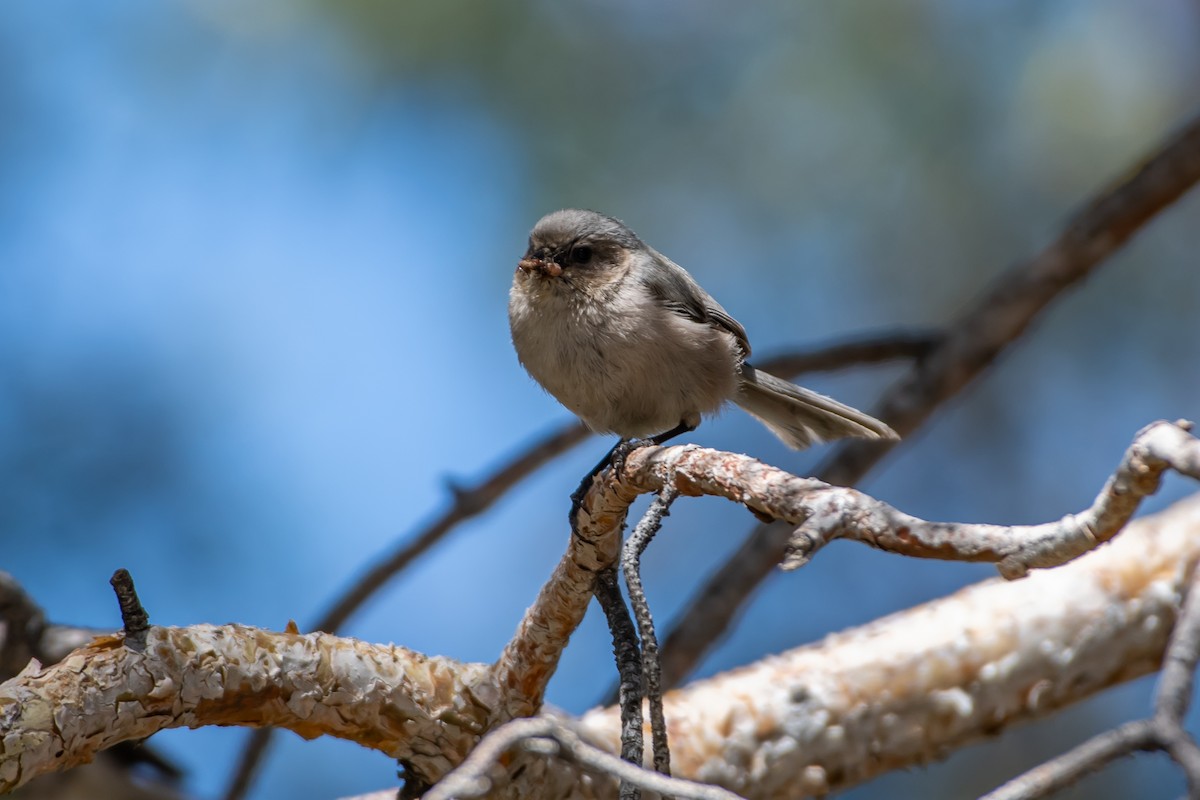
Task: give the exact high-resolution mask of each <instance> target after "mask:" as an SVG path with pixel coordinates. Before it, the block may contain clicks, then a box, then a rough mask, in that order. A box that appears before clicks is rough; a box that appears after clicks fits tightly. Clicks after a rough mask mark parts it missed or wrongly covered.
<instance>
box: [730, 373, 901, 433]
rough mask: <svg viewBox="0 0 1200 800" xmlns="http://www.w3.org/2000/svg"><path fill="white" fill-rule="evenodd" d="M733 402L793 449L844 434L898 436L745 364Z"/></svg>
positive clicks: (822, 397)
mask: <svg viewBox="0 0 1200 800" xmlns="http://www.w3.org/2000/svg"><path fill="white" fill-rule="evenodd" d="M734 402H735V403H737V404H738V405H739V406H741V408H742V409H743V410H745V411H746V412H747V413H749V414H751V415H753V416H755V417H757V418H758V419H759V420H761V421H762V423H763V424H764V425H766V426H767V428H768V429H770V431H771V432H772V433H774V434H775V435H776V436H778V437H779V438H780V439H781V440H782V441H783V443H784V444H786V445H787V446H788V447H793V448H795V449H797V450H799V449H802V448H805V447H808V446H809V445H812V444H815V443H817V442H827V441H830V440H831V439H843V438H846V437H858V438H862V439H899V438H900V437H899V436H898V435H897V434H896V432H895V431H894V430H892V429H891V428H889V427H888V426H887V425H885V424H884V423H882V422H880V421H879V420H877V419H875V418H874V417H872V416H871V415H869V414H864V413H863V412H861V411H859V410H858V409H854V408H851V407H850V406H848V405H845V404H843V403H839V402H838V401H837V400H834V399H833V398H831V397H826V396H825V395H823V394H817V393H816V392H812V391H809V390H808V389H805V388H803V387H800V386H796V385H795V384H792V383H789V382H787V381H785V380H781V379H780V378H776V377H775V376H774V375H771V374H770V373H767V372H762V371H761V370H757V369H755V368H754V367H752V366H750V365H749V364H743V365H742V368H741V374H740V381H739V392H738V395H737V397H735V398H734Z"/></svg>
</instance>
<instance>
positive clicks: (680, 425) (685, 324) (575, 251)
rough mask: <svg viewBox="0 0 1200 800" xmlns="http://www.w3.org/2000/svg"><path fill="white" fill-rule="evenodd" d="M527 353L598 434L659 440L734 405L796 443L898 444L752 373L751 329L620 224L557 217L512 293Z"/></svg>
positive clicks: (534, 237) (517, 331) (535, 235)
mask: <svg viewBox="0 0 1200 800" xmlns="http://www.w3.org/2000/svg"><path fill="white" fill-rule="evenodd" d="M508 319H509V324H510V326H511V327H512V339H513V345H514V346H515V347H516V350H517V357H518V358H520V360H521V364H522V365H524V367H525V369H526V370H528V372H529V374H530V375H532V376H533V379H534V380H536V381H537V382H538V383H540V384H541V385H542V387H543V388H544V389H545V390H546V391H548V392H549V393H550V394H552V395H554V397H555V398H557V399H558V401H559V402H560V403H562V404H563V405H564V406H566V407H567V408H569V409H570V410H571V411H573V412H575V414H576V415H578V416H579V418H580V419H582V420H583V421H584V423H586V424H587V426H588V427H589V428H591V429H592V430H593V431H596V432H598V433H615V434H617V435H618V436H620V437H621V438H622V439H632V438H639V437H651V438H652V439H653V440H654V441H656V442H659V443H661V442H663V441H665V440H666V439H668V438H670V437H672V436H674V435H677V434H679V433H683V432H685V431H690V430H693V429H695V427H696V426H697V425H698V424H699V423H700V418H701V417H702V416H703V415H705V414H711V413H713V412H715V411H717V410H718V409H719V408H720V407H721V406H722V405H724V404H725V402H726V401H732V402H733V403H736V404H737V405H739V406H741V407H742V408H743V409H745V410H746V411H747V412H749V413H750V414H752V415H753V416H755V417H757V418H758V419H759V420H761V421H762V423H763V424H764V425H766V426H767V427H768V428H769V429H770V430H771V432H772V433H774V434H775V435H776V436H778V437H779V438H780V439H782V440H783V442H784V443H785V444H787V445H789V446H790V447H795V448H802V447H807V446H808V445H810V444H812V443H814V442H818V441H823V440H829V439H840V438H843V437H847V436H859V437H863V438H867V439H897V438H899V437H898V436H897V435H896V433H895V431H893V430H892V429H891V428H889V427H888V426H887V425H885V424H883V423H882V422H880V421H879V420H877V419H875V418H874V417H871V416H869V415H867V414H864V413H862V412H861V411H857V410H855V409H853V408H850V407H849V406H846V405H843V404H841V403H839V402H837V401H836V400H833V399H831V398H828V397H825V396H824V395H820V394H817V393H816V392H810V391H809V390H808V389H802V388H801V387H799V386H795V385H793V384H791V383H788V382H787V381H784V380H780V379H779V378H776V377H775V376H774V375H769V374H767V373H765V372H762V371H761V370H757V369H755V368H754V367H752V366H751V365H750V364H749V363H748V362H747V361H746V359H747V358H748V357H749V356H750V342H749V341H747V339H746V331H745V329H743V328H742V326H741V325H740V324H738V322H737V320H735V319H734V318H733V317H731V316H729V314H728V312H726V311H725V309H723V308H721V305H720V303H718V302H717V301H716V300H713V299H712V298H711V297H709V295H708V293H707V292H705V291H704V290H703V289H701V288H700V285H699V284H698V283H696V281H695V280H694V279H693V278H692V276H691V275H689V274H688V273H687V272H686V271H685V270H684V269H683V267H681V266H679V265H678V264H676V263H675V262H673V261H671V260H670V259H669V258H667V257H666V256H664V255H662V254H661V253H659V252H657V251H656V250H654V249H653V248H652V247H650V246H649V245H647V244H645V243H644V242H643V241H642V240H641V239H639V238H638V237H637V235H636V234H635V233H634V232H633V231H631V230H630V229H629V228H627V227H625V225H624V224H623V223H621V222H620V221H619V220H616V219H613V218H612V217H607V216H604V215H603V214H598V213H596V212H594V211H581V210H579V209H566V210H563V211H555V212H553V213H552V214H547V215H546V216H544V217H542V219H541V220H539V221H538V223H537V225H535V226H534V228H533V232H532V233H530V235H529V249H528V250H527V251H526V252H525V256H524V258H522V259H521V261H520V262H519V263H518V264H517V270H516V274H515V275H514V277H513V285H512V291H511V292H510V294H509V303H508Z"/></svg>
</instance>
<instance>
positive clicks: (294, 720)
mask: <svg viewBox="0 0 1200 800" xmlns="http://www.w3.org/2000/svg"><path fill="white" fill-rule="evenodd" d="M486 674H487V668H486V667H485V666H484V665H480V664H462V663H459V662H456V661H453V660H450V659H443V658H430V657H427V656H423V655H421V654H419V653H414V652H412V651H411V650H406V649H404V648H402V647H394V646H381V645H370V644H366V643H364V642H359V641H355V640H353V639H342V638H338V637H336V636H330V635H328V634H322V633H314V634H309V635H307V636H301V635H299V634H294V633H270V632H267V631H263V630H259V629H256V628H249V627H246V626H242V625H224V626H215V625H196V626H193V627H190V628H165V627H152V628H151V629H150V632H149V636H148V641H147V646H146V649H145V651H144V652H137V651H134V650H132V649H130V648H127V647H125V646H123V641H122V637H120V636H107V637H101V638H98V639H96V640H95V641H93V642H92V643H91V644H90V645H88V646H86V647H83V648H81V649H79V650H76V651H75V652H74V653H72V654H71V655H70V656H68V657H67V658H66V659H64V660H63V661H61V662H59V663H58V664H55V665H54V666H52V667H47V668H44V669H43V668H42V667H41V665H39V664H38V663H37V662H36V661H34V662H31V663H30V665H29V666H28V667H27V668H26V669H25V670H24V671H23V672H21V674H19V675H17V676H16V677H15V678H13V679H12V680H10V681H8V682H6V683H5V684H3V685H2V686H0V736H2V737H3V738H2V740H0V742H2V745H0V746H2V752H0V791H7V790H11V789H13V788H15V787H17V786H19V785H21V784H22V783H24V782H26V781H28V780H29V779H31V778H33V777H35V776H37V775H39V774H42V773H44V772H49V771H51V770H60V769H66V768H68V767H71V766H75V765H77V764H83V763H86V762H88V761H91V760H92V758H93V757H94V756H95V754H96V753H97V752H99V751H101V750H104V749H106V748H108V747H111V746H112V745H114V744H116V743H118V742H122V741H127V740H130V739H142V738H145V737H146V736H149V735H150V734H152V733H155V732H156V731H159V730H162V729H164V728H177V727H190V728H196V727H200V726H204V725H241V726H246V727H259V726H262V725H277V726H280V727H284V728H288V729H290V730H292V731H295V732H296V733H298V734H300V735H301V736H304V737H306V738H315V737H317V736H322V735H330V736H339V737H342V738H347V739H352V740H354V741H357V742H359V743H361V744H363V745H365V746H368V747H373V748H375V749H377V750H382V751H383V752H385V753H388V754H389V755H391V756H393V757H394V758H398V759H404V760H405V761H406V762H408V763H410V764H412V765H415V766H416V768H418V769H419V770H420V771H421V772H422V773H425V774H430V775H434V776H440V775H441V774H443V773H445V772H446V771H447V770H448V769H450V768H451V767H452V766H454V765H455V764H458V763H460V762H461V761H462V759H463V758H465V757H466V754H467V753H468V752H469V751H470V750H471V748H472V747H474V745H475V742H476V740H477V738H478V735H479V734H481V733H483V732H484V731H485V730H486V726H487V720H488V715H489V713H490V710H491V703H490V702H489V699H491V698H489V692H488V689H487V687H488V686H489V684H488V683H487V682H486V680H485V678H486ZM491 694H492V695H493V697H494V692H492V693H491Z"/></svg>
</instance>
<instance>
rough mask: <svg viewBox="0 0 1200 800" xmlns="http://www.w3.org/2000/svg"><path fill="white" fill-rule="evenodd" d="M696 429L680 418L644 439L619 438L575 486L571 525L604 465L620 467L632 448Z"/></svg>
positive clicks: (653, 443) (669, 438)
mask: <svg viewBox="0 0 1200 800" xmlns="http://www.w3.org/2000/svg"><path fill="white" fill-rule="evenodd" d="M694 430H696V425H695V424H694V423H691V422H687V421H686V420H680V421H679V424H678V425H676V426H675V427H674V428H671V430H669V431H663V432H662V433H656V434H654V435H653V436H647V437H646V438H645V439H621V440H619V441H618V442H617V443H616V444H614V445H613V446H612V449H611V450H609V451H608V453H607V454H606V455H605V456H604V458H602V459H600V461H598V462H597V463H596V466H594V467H592V471H591V472H589V473H588V474H587V475H585V476H584V478H583V480H581V481H580V482H579V488H577V489H576V490H575V491H574V493H573V494H572V495H571V516H570V520H571V525H572V526H574V525H575V514H576V513H577V512H578V511H579V506H580V504H581V503H582V502H583V496H584V495H585V494H586V493H587V490H588V488H589V487H590V486H591V485H592V480H593V479H594V478H595V477H596V476H597V475H599V474H600V473H601V472H603V471H604V469H605V468H606V467H609V466H612V467H616V468H617V469H620V468H621V467H623V466H625V459H627V458H629V454H630V453H632V452H633V451H634V450H637V449H638V448H641V447H647V446H649V445H660V444H663V443H664V442H668V441H670V440H671V439H674V438H675V437H676V436H679V435H680V434H684V433H688V432H690V431H694Z"/></svg>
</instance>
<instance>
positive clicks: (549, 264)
mask: <svg viewBox="0 0 1200 800" xmlns="http://www.w3.org/2000/svg"><path fill="white" fill-rule="evenodd" d="M517 268H518V269H520V270H521V271H523V272H526V273H529V274H532V273H534V272H540V273H542V274H543V275H545V276H546V277H548V278H557V277H558V276H559V275H562V267H560V266H559V265H558V264H557V263H556V262H554V261H551V260H550V259H547V258H532V257H529V258H522V259H521V260H520V261H518V262H517Z"/></svg>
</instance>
